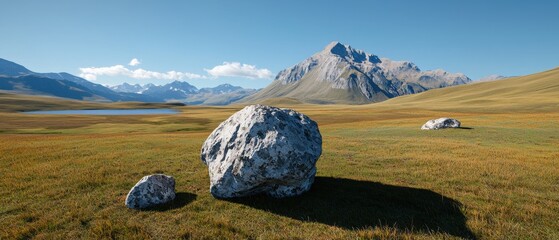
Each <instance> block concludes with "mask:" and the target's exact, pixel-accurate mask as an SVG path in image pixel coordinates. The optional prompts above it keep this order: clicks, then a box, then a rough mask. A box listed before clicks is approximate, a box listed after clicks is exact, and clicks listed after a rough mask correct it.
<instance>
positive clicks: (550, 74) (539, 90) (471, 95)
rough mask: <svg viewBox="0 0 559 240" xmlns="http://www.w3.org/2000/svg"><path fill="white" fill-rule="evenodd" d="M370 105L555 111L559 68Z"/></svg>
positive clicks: (557, 97) (558, 91) (491, 110)
mask: <svg viewBox="0 0 559 240" xmlns="http://www.w3.org/2000/svg"><path fill="white" fill-rule="evenodd" d="M373 105H374V106H376V107H391V108H394V107H403V108H421V109H432V110H452V111H466V110H467V111H479V112H493V111H500V112H505V111H506V112H517V111H536V110H538V111H551V110H557V109H559V68H555V69H552V70H548V71H545V72H541V73H536V74H531V75H527V76H522V77H513V78H508V79H503V80H498V81H491V82H479V83H473V84H467V85H461V86H454V87H448V88H442V89H432V90H429V91H426V92H423V93H419V94H414V95H407V96H401V97H397V98H393V99H390V100H387V101H385V102H382V103H377V104H373ZM371 106H372V105H371Z"/></svg>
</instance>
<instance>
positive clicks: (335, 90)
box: [239, 42, 471, 104]
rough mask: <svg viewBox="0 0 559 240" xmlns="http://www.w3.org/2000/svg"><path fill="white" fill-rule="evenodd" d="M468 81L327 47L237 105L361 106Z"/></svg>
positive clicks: (455, 75)
mask: <svg viewBox="0 0 559 240" xmlns="http://www.w3.org/2000/svg"><path fill="white" fill-rule="evenodd" d="M469 82H471V79H470V78H468V77H467V76H466V75H464V74H461V73H448V72H446V71H444V70H440V69H439V70H430V71H421V70H420V69H419V68H418V67H417V66H415V64H413V63H411V62H407V61H392V60H390V59H387V58H379V57H378V56H376V55H374V54H369V53H366V52H364V51H362V50H358V49H354V48H352V47H351V46H349V45H344V44H341V43H339V42H331V43H330V44H328V45H327V46H326V47H325V48H324V49H323V50H322V51H320V52H317V53H315V54H314V55H312V56H311V57H309V58H307V59H305V60H303V61H302V62H300V63H298V64H296V65H294V66H292V67H289V68H286V69H284V70H282V71H280V72H279V73H278V74H277V76H276V78H275V79H274V81H273V82H272V83H271V84H270V85H269V86H268V87H266V88H264V89H262V90H261V91H259V92H258V93H256V94H254V95H252V96H249V97H247V98H245V99H242V100H240V101H239V103H245V102H259V101H262V100H265V99H267V98H282V97H288V98H293V99H297V100H300V101H302V102H307V103H350V104H364V103H371V102H379V101H384V100H386V99H389V98H393V97H396V96H401V95H406V94H413V93H418V92H423V91H425V90H428V89H432V88H440V87H446V86H453V85H459V84H465V83H469Z"/></svg>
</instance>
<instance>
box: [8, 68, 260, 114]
mask: <svg viewBox="0 0 559 240" xmlns="http://www.w3.org/2000/svg"><path fill="white" fill-rule="evenodd" d="M0 90H4V91H9V92H12V93H23V94H31V95H47V96H55V97H63V98H70V99H77V100H87V101H103V102H111V101H112V102H119V101H138V102H167V101H168V102H182V103H187V104H204V105H227V104H229V103H231V102H233V101H237V100H239V99H242V98H244V97H246V96H248V95H251V94H253V93H254V92H256V90H254V89H244V88H242V87H238V86H232V85H230V84H223V85H219V86H217V87H214V88H202V89H198V88H196V87H195V86H193V85H191V84H189V83H188V82H184V81H174V82H171V83H168V84H165V85H161V86H159V85H155V84H151V83H150V84H146V85H143V86H142V85H139V84H135V85H132V84H128V83H123V84H121V85H117V86H113V87H110V88H108V87H106V86H103V85H101V84H96V83H92V82H90V81H87V80H85V79H83V78H80V77H77V76H74V75H72V74H69V73H64V72H61V73H37V72H33V71H31V70H29V69H27V68H26V67H24V66H22V65H19V64H17V63H14V62H11V61H8V60H5V59H1V58H0Z"/></svg>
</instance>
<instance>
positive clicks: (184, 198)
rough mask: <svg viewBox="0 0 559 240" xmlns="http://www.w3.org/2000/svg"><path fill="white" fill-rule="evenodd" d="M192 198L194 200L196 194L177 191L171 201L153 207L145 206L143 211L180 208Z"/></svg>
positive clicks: (162, 210)
mask: <svg viewBox="0 0 559 240" xmlns="http://www.w3.org/2000/svg"><path fill="white" fill-rule="evenodd" d="M194 200H196V194H193V193H187V192H178V193H176V194H175V199H174V200H173V201H172V202H169V203H167V204H163V205H159V206H155V207H150V208H146V209H143V211H158V212H164V211H169V210H173V209H177V208H182V207H184V206H186V205H188V204H189V203H191V202H192V201H194Z"/></svg>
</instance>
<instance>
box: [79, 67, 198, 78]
mask: <svg viewBox="0 0 559 240" xmlns="http://www.w3.org/2000/svg"><path fill="white" fill-rule="evenodd" d="M97 76H113V77H114V76H125V77H130V78H135V79H165V80H185V79H194V78H206V76H202V75H199V74H194V73H188V72H177V71H168V72H155V71H149V70H145V69H141V68H138V69H134V70H130V69H128V68H126V67H125V66H122V65H114V66H110V67H87V68H80V77H82V78H85V79H87V80H96V79H97Z"/></svg>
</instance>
